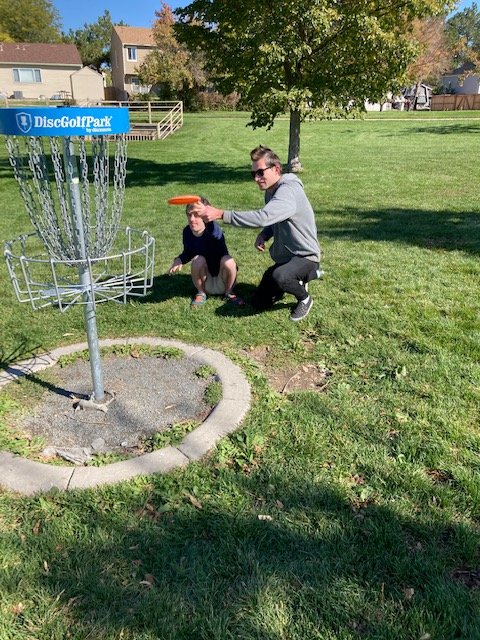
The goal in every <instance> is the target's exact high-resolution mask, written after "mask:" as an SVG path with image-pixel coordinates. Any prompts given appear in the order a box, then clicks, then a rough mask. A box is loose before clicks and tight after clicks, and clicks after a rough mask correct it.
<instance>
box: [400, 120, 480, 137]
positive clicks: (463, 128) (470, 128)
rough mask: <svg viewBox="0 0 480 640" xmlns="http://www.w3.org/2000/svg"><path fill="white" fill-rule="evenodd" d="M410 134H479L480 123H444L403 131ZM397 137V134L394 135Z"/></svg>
mask: <svg viewBox="0 0 480 640" xmlns="http://www.w3.org/2000/svg"><path fill="white" fill-rule="evenodd" d="M411 133H429V134H435V135H441V136H444V135H450V134H457V135H458V134H465V133H467V134H470V133H480V123H475V122H468V123H466V122H465V123H455V124H453V123H451V124H449V123H447V122H446V123H445V124H442V125H423V126H418V127H409V128H408V129H405V134H406V135H410V134H411ZM395 135H398V133H395Z"/></svg>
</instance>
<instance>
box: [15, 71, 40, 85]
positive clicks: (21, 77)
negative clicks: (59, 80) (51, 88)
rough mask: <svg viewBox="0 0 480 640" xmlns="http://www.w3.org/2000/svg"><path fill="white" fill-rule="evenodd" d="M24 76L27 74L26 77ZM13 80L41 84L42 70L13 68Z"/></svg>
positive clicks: (20, 82)
mask: <svg viewBox="0 0 480 640" xmlns="http://www.w3.org/2000/svg"><path fill="white" fill-rule="evenodd" d="M25 76H29V78H28V79H27V78H26V77H25ZM13 81H14V82H15V83H18V84H41V83H42V72H41V70H40V69H34V68H29V67H18V68H17V69H13Z"/></svg>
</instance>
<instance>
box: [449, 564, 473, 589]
mask: <svg viewBox="0 0 480 640" xmlns="http://www.w3.org/2000/svg"><path fill="white" fill-rule="evenodd" d="M451 576H452V580H453V581H454V582H456V583H457V584H461V585H463V586H464V587H467V589H480V570H476V571H475V570H474V571H472V570H464V569H455V570H454V571H452V573H451Z"/></svg>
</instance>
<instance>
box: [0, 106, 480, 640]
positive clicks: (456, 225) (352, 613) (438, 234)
mask: <svg viewBox="0 0 480 640" xmlns="http://www.w3.org/2000/svg"><path fill="white" fill-rule="evenodd" d="M394 115H395V116H396V117H393V116H392V115H390V114H389V115H388V116H387V114H378V116H377V115H375V116H373V115H372V116H371V115H370V114H369V115H368V116H367V118H366V119H364V120H354V121H333V122H321V123H307V124H305V125H303V126H302V152H301V158H302V162H303V165H304V171H303V173H302V176H301V178H302V180H303V182H304V183H305V186H306V190H307V193H308V195H309V197H310V200H311V202H312V205H313V207H314V210H315V213H316V217H317V224H318V231H319V238H320V243H321V245H322V249H323V252H324V257H323V264H322V266H323V268H324V270H325V277H324V279H323V280H322V281H317V282H313V283H312V285H311V294H312V297H313V299H314V306H313V309H312V311H311V313H310V315H309V316H308V318H307V319H306V320H305V321H304V322H303V323H298V326H297V324H295V323H292V322H289V320H288V315H289V305H290V302H291V303H293V300H291V301H290V300H288V299H286V300H285V301H282V303H280V304H279V305H277V306H276V307H275V309H274V310H273V311H272V312H270V313H264V314H260V315H254V314H253V313H252V310H251V309H250V307H249V306H248V304H247V305H246V306H245V307H243V308H236V309H232V308H230V307H228V306H227V305H224V304H223V302H222V301H221V300H220V299H217V298H214V297H210V298H209V299H208V301H207V304H206V305H205V306H204V308H202V310H201V311H200V312H198V313H195V312H191V310H190V308H189V300H190V296H191V293H192V283H191V280H190V277H189V274H188V270H186V269H184V270H183V272H182V273H181V274H178V275H176V276H175V277H170V276H167V275H166V271H167V269H168V266H169V265H170V263H171V260H172V258H173V257H174V256H175V255H177V254H178V252H179V250H180V248H181V230H182V228H183V226H184V224H185V216H184V212H183V211H182V210H177V209H176V208H174V207H169V206H168V205H167V204H166V201H167V199H168V198H169V197H171V196H173V195H178V194H179V193H190V192H199V193H200V194H201V195H205V196H207V197H208V198H209V200H210V201H211V202H212V203H213V204H214V205H218V206H221V207H225V208H229V207H236V208H239V209H251V208H255V207H258V206H259V205H260V203H261V194H259V193H258V190H257V189H256V188H255V185H254V184H253V183H252V181H251V180H250V179H249V173H248V170H249V164H248V152H249V150H250V149H251V148H253V147H255V146H256V145H257V144H259V143H262V144H265V145H270V146H272V147H273V148H274V149H275V150H277V151H278V152H279V154H280V155H281V156H282V157H283V158H284V159H285V156H286V149H287V140H288V120H286V119H285V120H281V121H280V122H279V123H278V124H276V125H275V127H274V128H273V129H272V130H271V131H269V132H265V131H258V130H257V131H251V129H249V128H247V127H245V125H246V123H247V121H248V117H245V118H243V117H242V116H241V115H238V114H235V115H234V116H230V114H224V115H222V116H221V117H213V116H212V115H210V114H209V115H208V116H204V115H203V114H187V115H186V117H185V125H184V127H183V128H182V130H181V131H179V132H178V133H177V134H175V135H174V136H173V137H172V138H170V139H167V140H165V141H161V142H160V141H159V142H132V143H130V144H129V163H128V176H127V190H126V195H125V208H124V216H123V217H124V222H125V223H126V224H130V225H131V226H133V227H135V228H146V229H148V230H149V231H150V232H151V233H152V234H153V235H154V236H156V238H157V256H156V278H155V285H154V288H153V290H152V291H151V292H150V293H149V295H148V296H147V297H146V299H143V300H141V301H140V300H137V301H134V302H131V303H129V304H127V305H125V306H122V305H110V304H106V305H99V306H98V308H97V314H98V331H99V336H100V337H101V338H107V337H117V338H118V337H126V336H128V337H130V338H132V337H135V336H145V335H151V336H165V337H171V338H175V339H178V340H182V341H186V342H188V343H192V344H200V345H204V346H208V347H212V348H215V349H219V350H221V351H223V352H224V353H226V354H227V355H229V356H231V357H233V358H234V359H235V361H236V362H237V363H238V365H239V366H240V367H242V369H243V370H244V371H245V373H246V375H247V376H248V378H249V380H250V382H251V385H252V391H253V404H252V409H251V411H250V412H249V414H248V416H247V417H246V419H245V421H244V423H243V425H242V428H241V429H240V430H239V431H238V432H236V433H234V434H232V435H230V436H229V437H227V438H224V439H223V440H222V441H221V442H220V443H219V446H218V447H217V449H216V450H215V451H213V452H212V453H211V455H210V456H209V457H208V459H207V460H204V461H201V462H198V463H194V464H190V465H189V466H188V467H187V468H186V469H184V470H181V471H176V472H174V473H171V474H168V475H165V476H151V477H148V478H136V479H134V480H132V481H130V482H127V483H123V484H121V485H118V486H113V487H100V488H98V489H96V490H91V491H78V492H72V493H68V494H62V493H59V492H51V493H49V494H47V495H43V496H34V497H20V496H14V495H11V494H9V493H8V492H2V493H0V558H1V569H2V571H1V572H0V593H1V594H2V596H1V598H0V637H2V638H3V637H5V638H8V639H9V640H10V639H13V640H17V639H18V640H20V639H21V638H26V637H35V638H37V639H38V640H44V639H45V640H46V639H47V638H48V639H49V640H50V639H51V638H59V639H60V638H61V639H62V640H64V638H67V637H71V638H84V637H91V638H98V639H99V640H114V639H115V640H117V639H118V638H120V637H121V638H123V639H124V640H133V639H135V640H153V639H154V638H162V640H163V639H165V640H166V639H172V640H173V639H174V640H181V639H185V640H187V639H188V640H190V639H191V638H208V639H209V640H210V639H219V640H220V639H221V640H224V639H225V640H228V639H235V640H238V639H248V640H251V639H255V638H259V639H260V638H261V639H262V640H263V639H264V638H269V639H270V638H271V639H272V640H273V639H274V638H275V639H277V638H278V639H280V638H289V639H290V640H305V638H308V639H309V640H310V639H312V640H313V639H318V640H356V639H357V638H372V639H373V638H375V639H376V640H391V639H392V638H395V640H411V639H412V638H415V639H420V638H424V640H426V639H427V638H431V639H432V640H434V639H436V638H441V639H442V640H443V639H453V638H464V639H465V640H467V639H468V640H474V639H476V638H478V637H479V632H478V610H479V606H480V590H479V588H478V579H479V567H480V556H479V551H478V549H479V543H480V480H479V478H480V474H479V471H480V432H479V428H478V426H479V415H480V391H479V390H480V367H479V362H480V320H479V318H480V302H479V297H478V282H479V276H480V266H479V255H480V233H479V228H480V227H479V224H480V222H479V221H480V208H479V199H478V182H479V180H478V178H479V176H478V173H479V170H478V135H479V133H480V123H479V122H478V121H477V119H476V117H477V115H478V114H472V113H467V112H457V113H448V114H447V113H439V112H431V113H427V114H419V113H414V114H412V113H406V114H397V113H395V114H394ZM398 116H400V117H398ZM225 141H228V144H226V143H225ZM219 149H221V153H219ZM0 175H1V177H2V180H1V181H0V197H1V200H2V211H3V215H2V216H1V218H0V237H2V238H4V239H10V238H11V237H13V236H15V235H16V234H19V233H20V232H22V231H26V230H29V228H30V227H29V223H28V220H27V218H26V214H25V213H24V211H23V208H22V205H21V203H20V200H19V196H18V192H17V187H16V185H15V183H14V180H13V177H12V175H11V167H10V166H9V164H8V160H7V158H6V156H5V152H4V151H0ZM225 234H226V239H227V243H228V246H229V249H230V251H231V253H232V255H234V256H235V258H236V259H237V261H238V263H239V266H240V271H239V282H238V293H239V295H241V296H242V297H244V298H245V299H246V300H247V301H248V299H249V298H250V295H251V293H252V291H253V288H254V286H255V284H256V283H258V281H259V278H260V276H261V273H262V272H263V270H264V269H265V268H266V267H267V265H268V264H270V262H269V257H268V255H263V254H262V255H259V254H256V253H255V252H254V250H253V241H254V238H255V235H256V230H244V229H235V228H233V227H227V226H225ZM0 284H2V285H3V286H2V291H3V292H4V298H3V306H2V311H3V313H2V315H1V317H0V327H1V335H2V346H1V349H2V352H1V354H0V355H1V357H0V360H1V361H2V363H3V366H4V367H6V366H9V365H11V364H13V363H14V362H16V361H18V360H21V359H22V358H26V357H28V355H29V354H31V353H33V352H35V351H36V350H47V349H50V348H54V347H57V346H59V345H61V344H67V343H70V342H72V343H74V342H78V341H80V340H83V339H84V335H85V332H84V328H83V311H82V310H81V309H78V308H74V309H71V310H70V311H68V312H67V313H65V314H59V313H58V312H57V311H56V310H54V309H45V310H44V311H41V312H37V313H34V312H33V311H32V310H30V309H29V308H28V307H26V306H21V305H20V304H18V303H17V302H16V301H15V300H14V298H13V293H12V291H11V289H10V286H9V283H8V281H7V275H6V270H2V271H0ZM267 347H268V364H269V367H282V368H288V367H290V366H291V367H301V366H302V364H305V365H308V364H312V363H316V364H318V365H319V366H320V365H321V366H322V367H324V368H325V369H326V370H328V371H329V378H328V386H327V387H326V390H325V391H324V392H322V393H314V392H309V391H295V392H294V393H288V394H280V393H276V392H274V391H273V390H272V388H271V386H270V385H269V383H268V380H267V378H266V377H265V374H264V373H263V372H262V369H261V368H260V367H259V366H258V365H257V364H256V363H255V362H254V361H253V360H252V358H249V357H248V354H255V353H257V352H259V351H260V350H262V349H263V350H264V351H265V350H266V348H267ZM246 354H247V355H246ZM208 375H209V374H208ZM2 402H3V407H4V411H9V410H10V409H11V408H12V406H11V404H10V403H12V402H14V400H13V399H12V398H11V397H10V396H9V394H7V393H6V391H3V392H2V394H1V395H0V411H1V407H2V404H1V403H2ZM0 423H1V416H0ZM178 428H179V431H180V432H179V433H178V437H179V438H180V439H181V437H183V433H184V431H183V429H184V426H179V427H178ZM22 446H23V445H22ZM25 446H26V444H25ZM155 446H156V445H155ZM158 446H164V445H163V443H159V444H158Z"/></svg>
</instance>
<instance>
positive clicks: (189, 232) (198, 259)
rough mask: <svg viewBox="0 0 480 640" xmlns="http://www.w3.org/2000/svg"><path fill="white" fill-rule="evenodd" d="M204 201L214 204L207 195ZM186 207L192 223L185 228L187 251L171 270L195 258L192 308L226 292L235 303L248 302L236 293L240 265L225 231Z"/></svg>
mask: <svg viewBox="0 0 480 640" xmlns="http://www.w3.org/2000/svg"><path fill="white" fill-rule="evenodd" d="M201 202H202V203H203V204H205V205H209V204H210V203H209V202H208V200H207V199H206V198H202V199H201ZM192 207H193V205H191V204H189V205H188V206H187V209H186V213H187V219H188V225H187V226H186V227H185V228H184V230H183V251H182V253H181V254H180V255H179V256H177V257H176V258H175V259H174V261H173V262H172V265H171V267H170V269H169V270H168V273H170V274H173V273H176V272H177V271H180V269H181V268H182V267H183V265H184V264H187V262H190V261H192V265H191V274H192V281H193V284H194V286H195V288H196V290H197V293H196V294H195V295H194V297H193V298H192V302H191V306H192V308H199V307H201V306H202V305H204V304H205V302H206V300H207V293H208V294H209V295H213V296H215V295H217V296H218V295H223V297H224V300H225V301H226V302H229V303H231V304H236V305H243V304H244V301H243V300H242V299H241V298H239V297H238V296H237V295H236V294H235V293H233V287H234V285H235V281H236V279H237V265H236V263H235V260H234V259H233V258H232V257H231V256H230V255H229V253H228V249H227V244H226V242H225V237H224V235H223V231H222V230H221V228H220V227H219V225H218V224H217V223H216V222H204V221H203V220H202V218H200V216H198V215H197V214H196V213H194V212H193V211H192Z"/></svg>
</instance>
